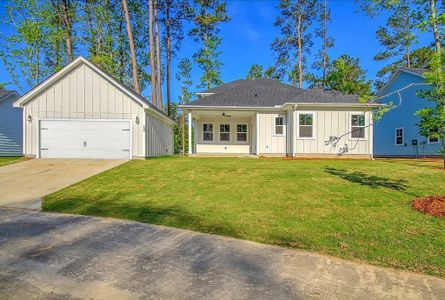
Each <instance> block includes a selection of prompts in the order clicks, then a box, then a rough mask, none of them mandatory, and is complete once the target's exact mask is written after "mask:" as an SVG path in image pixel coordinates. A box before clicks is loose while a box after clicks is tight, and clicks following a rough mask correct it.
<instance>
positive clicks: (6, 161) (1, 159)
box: [0, 156, 26, 167]
mask: <svg viewBox="0 0 445 300" xmlns="http://www.w3.org/2000/svg"><path fill="white" fill-rule="evenodd" d="M24 160H26V158H24V157H23V156H0V167H3V166H6V165H10V164H15V163H18V162H21V161H24Z"/></svg>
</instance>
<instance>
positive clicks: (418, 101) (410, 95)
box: [374, 72, 441, 156]
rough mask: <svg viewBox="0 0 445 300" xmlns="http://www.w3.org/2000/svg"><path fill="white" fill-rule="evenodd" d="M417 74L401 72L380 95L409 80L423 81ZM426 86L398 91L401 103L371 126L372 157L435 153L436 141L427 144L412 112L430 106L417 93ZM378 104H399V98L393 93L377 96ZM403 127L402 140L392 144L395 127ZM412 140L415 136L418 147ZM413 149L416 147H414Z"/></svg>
mask: <svg viewBox="0 0 445 300" xmlns="http://www.w3.org/2000/svg"><path fill="white" fill-rule="evenodd" d="M423 82H424V79H423V78H422V77H420V76H416V75H413V74H409V73H405V72H401V73H400V75H399V76H398V77H397V78H396V79H395V80H394V81H393V82H392V84H390V85H389V86H388V87H387V88H386V89H385V90H384V91H382V92H381V94H383V95H386V94H389V93H391V92H393V91H395V90H398V89H400V88H403V87H406V86H407V85H409V84H410V83H423ZM427 88H428V87H427V86H422V85H419V86H412V87H410V88H408V89H406V90H403V91H401V92H400V94H401V96H402V103H401V105H400V106H399V107H397V108H394V109H392V110H390V111H389V112H387V113H386V114H385V115H384V116H383V118H382V119H381V120H380V121H378V122H376V123H375V126H374V154H375V155H376V156H414V155H416V152H417V154H418V155H420V156H423V155H424V154H425V155H439V151H440V148H441V145H440V143H436V144H429V143H428V140H427V138H426V137H424V136H422V135H420V134H419V128H418V126H417V125H416V124H417V123H418V122H419V120H420V118H419V117H418V116H416V115H415V113H416V111H418V110H420V109H422V108H425V107H431V106H433V103H432V102H430V101H428V100H426V99H424V98H421V97H419V96H418V95H417V92H418V91H420V90H425V89H427ZM381 102H382V103H388V102H393V103H394V104H395V105H399V97H398V96H397V94H393V95H390V96H387V97H385V98H382V99H381ZM396 128H403V129H404V143H403V144H402V145H396V143H395V130H396ZM413 139H418V141H419V146H418V147H415V146H413V145H412V144H411V142H412V140H413ZM416 149H417V150H416Z"/></svg>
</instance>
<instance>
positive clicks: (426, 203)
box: [412, 196, 445, 218]
mask: <svg viewBox="0 0 445 300" xmlns="http://www.w3.org/2000/svg"><path fill="white" fill-rule="evenodd" d="M412 206H413V208H414V209H416V210H418V211H421V212H423V213H426V214H430V215H433V216H437V217H442V218H445V196H428V197H424V198H419V199H415V200H414V201H413V202H412Z"/></svg>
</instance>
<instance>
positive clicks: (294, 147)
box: [291, 106, 298, 157]
mask: <svg viewBox="0 0 445 300" xmlns="http://www.w3.org/2000/svg"><path fill="white" fill-rule="evenodd" d="M297 119H298V115H297V107H296V106H295V107H294V109H293V110H292V143H291V145H292V157H295V156H296V155H297V122H298V120H297Z"/></svg>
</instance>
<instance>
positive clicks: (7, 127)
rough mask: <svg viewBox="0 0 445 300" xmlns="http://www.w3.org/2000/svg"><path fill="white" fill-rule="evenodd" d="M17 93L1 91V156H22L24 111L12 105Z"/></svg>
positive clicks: (17, 96)
mask: <svg viewBox="0 0 445 300" xmlns="http://www.w3.org/2000/svg"><path fill="white" fill-rule="evenodd" d="M19 97H20V96H19V94H18V93H17V92H16V91H8V90H0V156H21V155H22V110H21V109H20V108H16V107H13V106H12V104H13V103H14V101H16V100H17V99H18V98H19Z"/></svg>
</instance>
